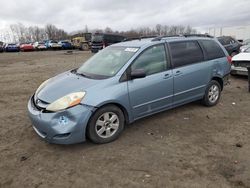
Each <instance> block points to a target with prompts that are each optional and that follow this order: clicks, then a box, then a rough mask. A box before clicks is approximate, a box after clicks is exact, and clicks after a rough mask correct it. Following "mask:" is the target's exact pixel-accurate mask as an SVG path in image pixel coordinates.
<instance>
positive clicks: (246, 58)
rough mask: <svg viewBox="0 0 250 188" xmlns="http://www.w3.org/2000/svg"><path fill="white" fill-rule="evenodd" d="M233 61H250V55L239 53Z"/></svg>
mask: <svg viewBox="0 0 250 188" xmlns="http://www.w3.org/2000/svg"><path fill="white" fill-rule="evenodd" d="M232 61H250V53H244V52H242V53H239V54H237V55H235V56H233V58H232Z"/></svg>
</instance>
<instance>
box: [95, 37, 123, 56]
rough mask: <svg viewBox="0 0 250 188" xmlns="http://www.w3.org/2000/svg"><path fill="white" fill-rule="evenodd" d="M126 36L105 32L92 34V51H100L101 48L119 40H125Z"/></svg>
mask: <svg viewBox="0 0 250 188" xmlns="http://www.w3.org/2000/svg"><path fill="white" fill-rule="evenodd" d="M125 39H126V38H125V37H124V36H121V35H114V34H105V33H95V34H94V35H93V36H92V40H91V51H92V52H93V53H96V52H98V51H99V50H101V49H103V48H105V47H107V46H109V45H112V44H115V43H118V42H122V41H124V40H125Z"/></svg>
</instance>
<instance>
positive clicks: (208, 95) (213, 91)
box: [203, 80, 221, 106]
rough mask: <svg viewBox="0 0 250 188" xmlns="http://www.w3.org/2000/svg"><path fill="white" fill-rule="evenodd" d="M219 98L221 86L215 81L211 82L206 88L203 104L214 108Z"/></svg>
mask: <svg viewBox="0 0 250 188" xmlns="http://www.w3.org/2000/svg"><path fill="white" fill-rule="evenodd" d="M220 96H221V86H220V84H219V83H218V82H217V81H216V80H212V81H210V82H209V84H208V86H207V88H206V91H205V95H204V97H203V104H204V105H206V106H214V105H216V104H217V103H218V102H219V99H220Z"/></svg>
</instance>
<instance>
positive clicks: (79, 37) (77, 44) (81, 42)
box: [71, 33, 92, 50]
mask: <svg viewBox="0 0 250 188" xmlns="http://www.w3.org/2000/svg"><path fill="white" fill-rule="evenodd" d="M91 36H92V34H91V33H78V34H75V35H73V36H72V37H71V38H72V39H71V41H72V44H73V46H74V48H75V49H79V50H89V49H90V42H91Z"/></svg>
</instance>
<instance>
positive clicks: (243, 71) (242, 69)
mask: <svg viewBox="0 0 250 188" xmlns="http://www.w3.org/2000/svg"><path fill="white" fill-rule="evenodd" d="M231 74H232V75H236V74H237V75H244V76H248V71H247V68H246V67H235V66H233V65H232V66H231Z"/></svg>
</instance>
